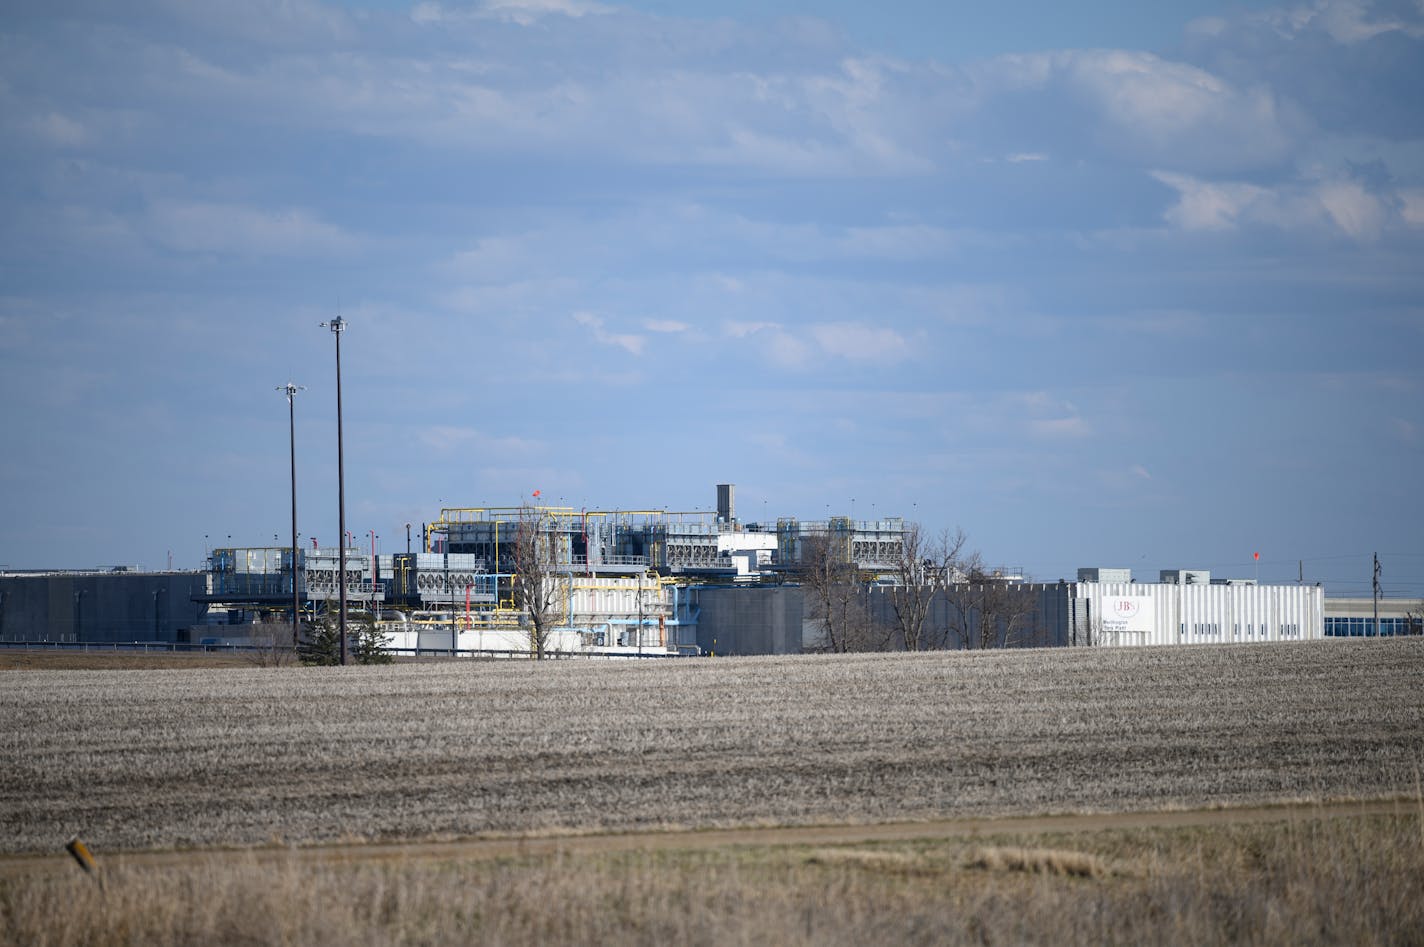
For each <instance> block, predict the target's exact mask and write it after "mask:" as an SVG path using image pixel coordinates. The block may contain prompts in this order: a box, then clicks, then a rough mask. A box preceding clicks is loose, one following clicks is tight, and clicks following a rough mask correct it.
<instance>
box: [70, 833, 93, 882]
mask: <svg viewBox="0 0 1424 947" xmlns="http://www.w3.org/2000/svg"><path fill="white" fill-rule="evenodd" d="M64 848H65V850H66V851H67V852H69V854H70V855H73V856H74V860H75V861H77V862H78V863H79V867H80V868H83V869H84V873H85V874H86V875H89V876H90V877H92V878H94V879H95V880H96V881H97V880H98V878H99V863H98V862H96V861H95V860H94V855H93V854H92V853H91V852H90V851H89V846H88V845H85V844H84V841H83V839H81V838H80V837H79V836H77V835H76V836H74V838H72V839H70V840H69V843H68V844H67V845H65V846H64Z"/></svg>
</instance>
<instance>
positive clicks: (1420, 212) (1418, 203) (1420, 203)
mask: <svg viewBox="0 0 1424 947" xmlns="http://www.w3.org/2000/svg"><path fill="white" fill-rule="evenodd" d="M1399 205H1400V206H1399V213H1400V216H1401V217H1403V218H1404V222H1405V223H1406V224H1409V226H1411V227H1424V189H1420V188H1411V189H1407V190H1403V191H1400V192H1399Z"/></svg>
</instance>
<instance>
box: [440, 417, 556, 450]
mask: <svg viewBox="0 0 1424 947" xmlns="http://www.w3.org/2000/svg"><path fill="white" fill-rule="evenodd" d="M416 439H417V440H419V441H420V443H422V444H424V445H425V446H426V447H428V448H430V449H432V450H436V451H441V452H447V451H455V450H460V449H464V448H469V449H477V450H478V451H479V452H481V453H486V452H492V453H499V454H502V455H505V456H521V457H523V456H529V455H533V454H538V453H539V452H541V451H542V450H543V449H544V445H543V444H542V443H540V442H539V441H535V440H530V439H529V438H524V437H495V436H491V435H489V434H486V433H485V432H483V431H480V430H478V429H476V428H472V427H461V426H458V425H449V424H433V425H430V426H428V427H424V428H421V429H419V430H418V431H417V433H416Z"/></svg>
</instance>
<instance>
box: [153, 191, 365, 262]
mask: <svg viewBox="0 0 1424 947" xmlns="http://www.w3.org/2000/svg"><path fill="white" fill-rule="evenodd" d="M144 229H145V230H146V231H147V233H148V234H149V235H150V236H151V237H152V238H153V239H154V240H156V241H158V242H159V243H160V244H162V245H163V246H165V247H168V248H169V249H172V250H178V251H180V252H185V253H218V254H234V255H238V256H281V255H289V256H333V255H340V254H344V253H349V252H351V251H352V250H355V249H357V248H358V247H359V245H360V242H361V241H359V240H358V239H357V238H356V237H355V236H353V235H352V234H349V233H347V232H346V231H344V230H342V229H341V228H340V227H337V226H335V225H333V224H329V223H327V222H325V221H323V220H321V219H319V218H318V217H316V216H315V215H314V214H312V213H311V212H310V211H306V210H302V209H299V208H284V209H273V210H268V209H263V208H258V207H250V206H246V205H241V204H214V203H203V202H182V201H160V202H158V203H155V204H154V205H153V206H152V207H150V208H149V212H148V216H147V221H146V224H145V228H144Z"/></svg>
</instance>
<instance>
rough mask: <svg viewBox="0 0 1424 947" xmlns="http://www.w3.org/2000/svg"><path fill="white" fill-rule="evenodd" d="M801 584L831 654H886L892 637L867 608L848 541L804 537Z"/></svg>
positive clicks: (828, 534) (833, 537)
mask: <svg viewBox="0 0 1424 947" xmlns="http://www.w3.org/2000/svg"><path fill="white" fill-rule="evenodd" d="M801 582H802V585H803V587H804V588H805V589H806V591H807V592H808V593H809V595H808V599H809V601H808V602H807V605H808V606H809V608H810V612H811V617H812V619H813V620H815V621H818V622H819V623H820V624H821V628H822V630H823V631H824V632H825V635H826V647H827V648H828V649H829V650H831V651H882V650H884V649H885V647H886V645H887V643H888V638H889V635H888V633H887V629H885V628H884V627H883V626H879V625H877V623H876V622H874V621H873V620H872V619H871V617H870V611H869V608H868V607H867V601H866V599H867V590H866V586H865V583H864V582H862V581H861V577H860V574H859V571H858V570H857V569H856V566H855V563H854V562H852V561H851V560H850V550H849V548H847V547H846V544H845V542H844V539H843V538H842V537H840V536H837V535H836V534H834V533H831V532H825V533H812V534H809V535H804V536H802V537H801Z"/></svg>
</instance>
